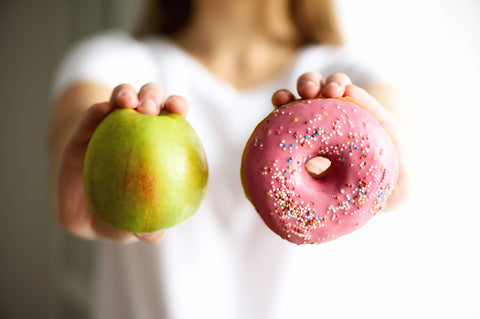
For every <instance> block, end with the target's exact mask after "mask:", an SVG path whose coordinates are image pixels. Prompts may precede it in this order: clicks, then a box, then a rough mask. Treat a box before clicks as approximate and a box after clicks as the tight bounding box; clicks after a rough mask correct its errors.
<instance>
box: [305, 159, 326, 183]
mask: <svg viewBox="0 0 480 319" xmlns="http://www.w3.org/2000/svg"><path fill="white" fill-rule="evenodd" d="M331 167H332V162H331V161H330V160H329V159H328V158H326V157H322V156H317V157H314V158H311V159H309V160H308V161H307V162H306V163H305V169H306V171H307V172H308V174H310V176H312V177H313V178H315V179H322V178H325V177H327V175H328V174H329V173H330V168H331Z"/></svg>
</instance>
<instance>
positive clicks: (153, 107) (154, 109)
mask: <svg viewBox="0 0 480 319" xmlns="http://www.w3.org/2000/svg"><path fill="white" fill-rule="evenodd" d="M141 108H142V111H143V112H145V113H147V114H157V113H158V110H159V109H158V108H159V106H158V105H157V103H155V101H154V100H152V99H147V100H144V101H143V102H142V105H141Z"/></svg>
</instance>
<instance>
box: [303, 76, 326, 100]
mask: <svg viewBox="0 0 480 319" xmlns="http://www.w3.org/2000/svg"><path fill="white" fill-rule="evenodd" d="M321 88H322V76H321V75H320V73H317V72H308V73H304V74H302V75H301V76H300V77H299V78H298V80H297V92H298V94H299V95H300V97H302V98H304V99H311V98H314V97H317V96H318V95H319V94H320V91H321Z"/></svg>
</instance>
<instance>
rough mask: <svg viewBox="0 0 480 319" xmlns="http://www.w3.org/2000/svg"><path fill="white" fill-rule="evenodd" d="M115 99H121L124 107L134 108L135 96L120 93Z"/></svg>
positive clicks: (123, 92)
mask: <svg viewBox="0 0 480 319" xmlns="http://www.w3.org/2000/svg"><path fill="white" fill-rule="evenodd" d="M117 99H122V100H123V104H126V105H125V106H130V107H134V106H135V96H134V95H133V94H132V92H130V91H121V92H119V93H118V95H117Z"/></svg>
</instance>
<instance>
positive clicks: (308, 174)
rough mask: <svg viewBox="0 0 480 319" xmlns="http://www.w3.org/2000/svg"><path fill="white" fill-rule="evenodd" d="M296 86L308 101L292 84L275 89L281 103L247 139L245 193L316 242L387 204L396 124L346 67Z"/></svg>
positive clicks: (268, 215)
mask: <svg viewBox="0 0 480 319" xmlns="http://www.w3.org/2000/svg"><path fill="white" fill-rule="evenodd" d="M297 90H298V92H299V94H300V96H301V97H302V98H303V99H304V100H297V101H295V98H294V95H293V94H292V93H291V92H289V91H287V90H280V91H277V92H276V93H275V94H274V95H273V97H272V102H273V104H274V105H275V106H277V109H275V110H274V111H273V112H272V113H271V114H270V115H269V116H267V118H265V119H264V120H263V121H262V122H261V123H260V124H259V125H258V126H257V128H256V129H255V131H254V132H253V134H252V136H251V137H250V139H249V141H248V142H247V145H246V147H245V150H244V154H243V158H242V168H241V177H242V183H243V186H244V190H245V193H246V196H247V197H248V198H249V200H250V201H251V202H252V204H253V205H254V206H255V208H256V210H257V212H258V213H259V215H260V216H261V217H262V219H263V220H264V222H265V223H266V224H267V226H269V227H270V228H271V229H272V230H273V231H274V232H275V233H277V234H278V235H279V236H281V237H282V238H284V239H286V240H288V241H290V242H293V243H296V244H318V243H322V242H325V241H329V240H332V239H335V238H338V237H340V236H342V235H345V234H348V233H350V232H352V231H354V230H355V229H358V228H359V227H361V226H362V225H364V224H365V223H366V222H367V221H368V220H370V218H371V217H372V216H374V215H375V214H376V213H378V212H380V211H381V210H382V209H383V207H384V204H385V202H386V199H387V197H388V196H389V195H391V193H392V191H393V189H394V188H395V186H396V184H397V179H398V174H399V162H398V157H397V152H398V150H396V147H395V146H394V145H393V139H392V138H391V137H390V135H389V134H392V132H393V135H394V136H395V134H396V133H397V131H395V130H397V125H396V121H395V118H394V117H393V115H392V114H391V113H390V112H388V111H387V110H386V109H385V108H383V107H382V105H381V104H380V103H379V102H377V101H376V100H375V99H374V98H373V97H371V96H370V95H369V94H367V93H366V92H365V91H364V90H362V89H360V88H358V87H356V86H354V85H352V83H351V81H350V79H349V78H348V77H347V76H346V75H345V74H341V73H337V74H334V75H332V76H330V77H329V78H328V79H327V81H326V83H323V82H322V80H321V77H320V75H319V74H317V73H307V74H304V75H302V76H301V77H300V78H299V79H298V83H297ZM312 98H316V99H312ZM292 101H293V102H292ZM387 131H388V132H389V133H387Z"/></svg>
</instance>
